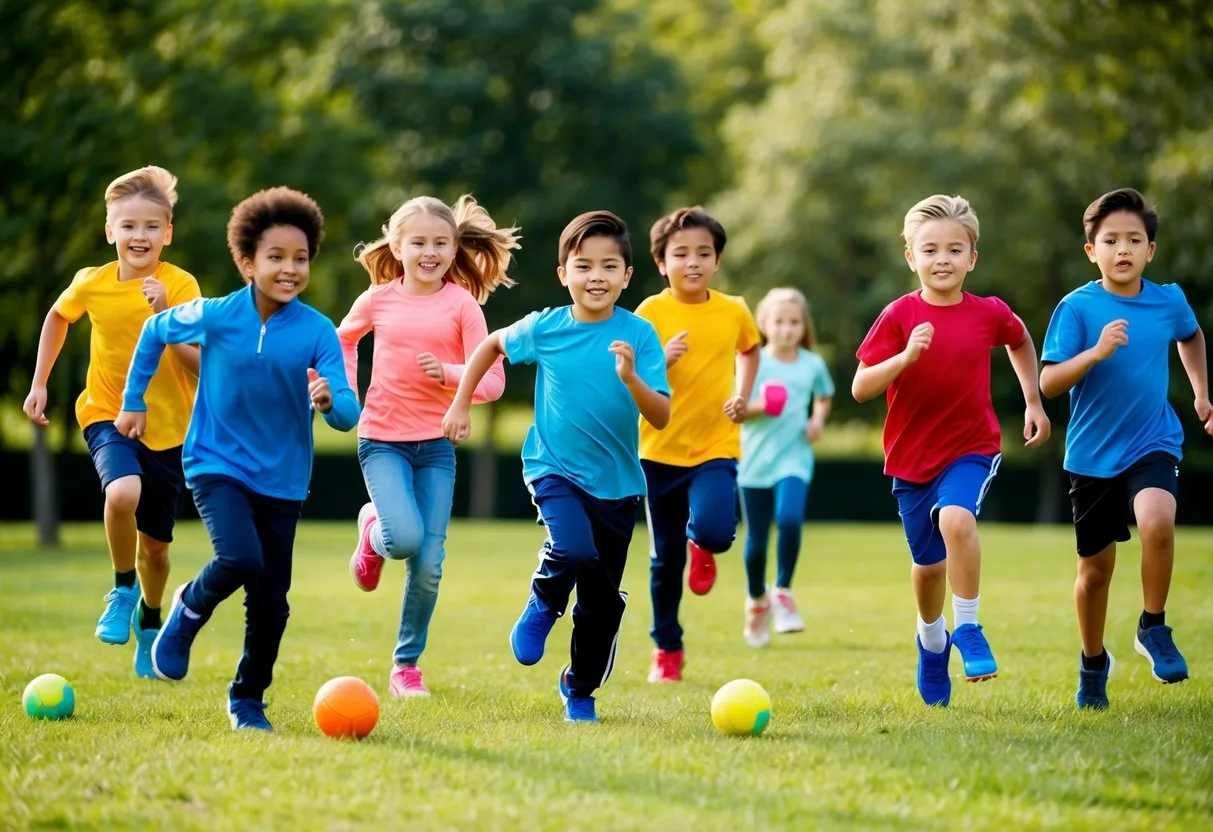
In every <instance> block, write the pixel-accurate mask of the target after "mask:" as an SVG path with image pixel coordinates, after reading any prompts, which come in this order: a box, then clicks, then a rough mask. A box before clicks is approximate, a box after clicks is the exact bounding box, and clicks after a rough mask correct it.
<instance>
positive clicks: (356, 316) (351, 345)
mask: <svg viewBox="0 0 1213 832" xmlns="http://www.w3.org/2000/svg"><path fill="white" fill-rule="evenodd" d="M371 329H372V323H371V290H370V289H367V290H366V291H365V292H363V293H362V294H361V295H359V296H358V297H357V299H355V300H354V304H353V306H351V307H350V311H349V312H346V313H345V317H344V318H343V319H342V320H341V325H340V326H338V327H337V343H338V344H339V345H340V347H341V357H342V363H343V364H344V365H345V380H346V383H347V384H348V385H349V387H350V389H351V390H353V391H354V395H355V396H357V395H358V342H359V341H361V340H362V339H363V337H364V336H365V335H366V334H367V333H368V332H370V331H371ZM330 383H331V382H330Z"/></svg>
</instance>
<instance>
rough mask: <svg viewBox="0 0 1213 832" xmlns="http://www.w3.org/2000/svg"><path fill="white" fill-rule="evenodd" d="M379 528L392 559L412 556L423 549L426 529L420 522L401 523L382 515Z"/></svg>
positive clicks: (384, 547)
mask: <svg viewBox="0 0 1213 832" xmlns="http://www.w3.org/2000/svg"><path fill="white" fill-rule="evenodd" d="M379 530H380V533H381V534H382V535H383V550H384V552H385V553H386V555H387V557H388V558H390V559H391V560H404V559H405V558H411V557H413V556H414V555H416V554H417V553H418V552H420V551H421V542H422V538H423V537H424V530H423V529H422V528H421V524H420V523H401V522H399V521H397V520H395V519H388V520H385V519H384V518H383V517H380V518H379Z"/></svg>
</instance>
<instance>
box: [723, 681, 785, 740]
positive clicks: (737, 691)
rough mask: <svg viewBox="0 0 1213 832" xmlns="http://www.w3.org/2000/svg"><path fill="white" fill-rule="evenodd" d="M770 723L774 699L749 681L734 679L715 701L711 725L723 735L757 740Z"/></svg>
mask: <svg viewBox="0 0 1213 832" xmlns="http://www.w3.org/2000/svg"><path fill="white" fill-rule="evenodd" d="M770 721H771V697H770V695H768V694H767V692H766V690H765V689H764V688H763V687H762V685H760V684H758V683H757V682H754V681H752V680H750V679H734V680H733V681H731V682H729V683H728V684H727V685H725V686H724V687H722V688H721V689H720V690H718V691H716V695H715V696H713V697H712V724H714V725H715V726H716V729H717V730H718V731H720V733H722V734H729V735H730V736H750V737H756V736H758V735H759V734H761V733H762V732H763V731H765V730H766V727H767V723H769V722H770Z"/></svg>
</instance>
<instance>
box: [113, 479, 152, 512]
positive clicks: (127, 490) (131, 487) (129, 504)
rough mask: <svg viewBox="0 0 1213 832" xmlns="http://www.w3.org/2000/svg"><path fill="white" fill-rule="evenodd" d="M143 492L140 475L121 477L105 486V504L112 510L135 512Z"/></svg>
mask: <svg viewBox="0 0 1213 832" xmlns="http://www.w3.org/2000/svg"><path fill="white" fill-rule="evenodd" d="M142 493H143V483H142V482H141V481H140V479H139V478H138V477H134V476H131V477H120V478H119V479H116V480H114V481H113V482H111V483H110V484H109V485H107V486H106V487H105V505H106V507H107V508H109V509H110V510H111V511H116V512H119V513H121V514H134V513H135V509H137V508H138V507H139V496H140V495H141V494H142Z"/></svg>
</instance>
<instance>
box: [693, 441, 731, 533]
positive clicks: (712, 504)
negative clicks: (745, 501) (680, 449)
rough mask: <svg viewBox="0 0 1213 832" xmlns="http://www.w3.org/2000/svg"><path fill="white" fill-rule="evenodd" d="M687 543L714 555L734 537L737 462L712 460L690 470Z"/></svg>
mask: <svg viewBox="0 0 1213 832" xmlns="http://www.w3.org/2000/svg"><path fill="white" fill-rule="evenodd" d="M692 471H693V473H692V474H691V481H690V484H689V486H688V488H687V503H688V504H689V507H690V518H689V520H688V522H687V539H688V540H692V541H694V542H695V543H696V544H698V545H699V546H700V547H702V548H703V549H705V550H707V551H709V552H711V553H712V554H714V555H718V554H720V553H721V552H727V551H728V550H729V547H731V546H732V545H733V540H734V539H735V538H736V537H737V460H735V459H713V460H710V461H708V462H705V463H703V464H702V465H697V466H695V468H694V469H692Z"/></svg>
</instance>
